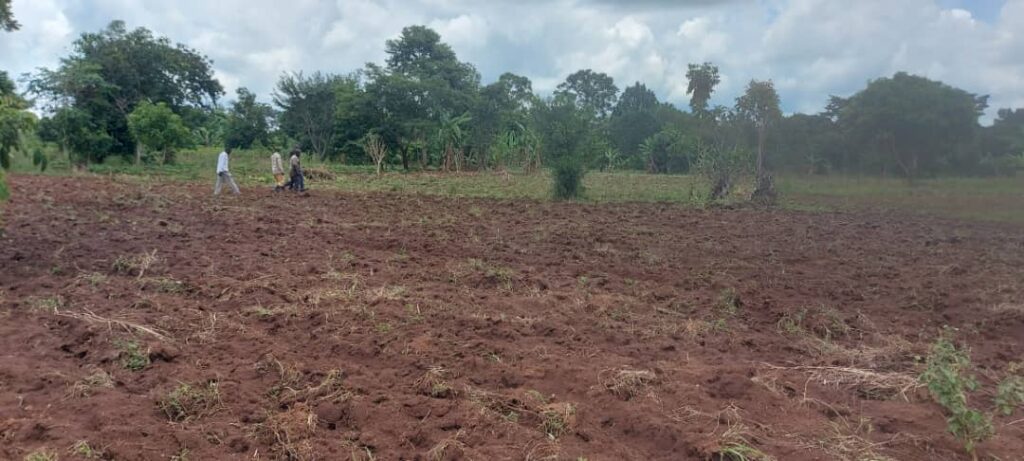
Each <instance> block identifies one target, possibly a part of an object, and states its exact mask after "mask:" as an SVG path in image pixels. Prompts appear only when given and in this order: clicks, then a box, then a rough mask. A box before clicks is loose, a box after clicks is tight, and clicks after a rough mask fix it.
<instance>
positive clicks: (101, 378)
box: [68, 369, 114, 398]
mask: <svg viewBox="0 0 1024 461" xmlns="http://www.w3.org/2000/svg"><path fill="white" fill-rule="evenodd" d="M111 387H114V378H112V377H111V376H110V374H108V373H107V372H106V371H104V370H102V369H96V370H95V371H94V372H93V373H91V374H89V375H88V376H86V377H84V378H82V379H80V380H78V381H75V382H74V383H73V384H71V389H69V391H68V395H69V396H71V397H73V398H84V397H89V396H91V395H92V394H93V393H94V392H96V390H97V389H103V388H111Z"/></svg>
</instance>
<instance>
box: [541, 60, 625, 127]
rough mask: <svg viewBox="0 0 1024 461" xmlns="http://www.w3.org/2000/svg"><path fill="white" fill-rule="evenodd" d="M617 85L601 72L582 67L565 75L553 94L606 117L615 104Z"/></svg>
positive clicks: (594, 113)
mask: <svg viewBox="0 0 1024 461" xmlns="http://www.w3.org/2000/svg"><path fill="white" fill-rule="evenodd" d="M618 94H619V87H617V86H615V80H614V79H612V78H611V77H609V76H608V74H604V73H601V72H594V71H592V70H590V69H583V70H579V71H576V72H574V73H573V74H571V75H569V76H568V77H566V79H565V81H564V82H562V83H561V84H559V85H558V88H557V90H556V91H555V95H556V96H559V97H563V98H568V99H569V100H571V101H573V102H574V103H575V104H576V106H577V107H578V108H579V109H581V110H583V111H584V112H587V113H589V114H592V115H593V116H595V117H598V118H603V117H606V116H607V115H608V114H609V113H610V112H611V110H612V108H613V107H614V106H615V101H616V99H617V97H618Z"/></svg>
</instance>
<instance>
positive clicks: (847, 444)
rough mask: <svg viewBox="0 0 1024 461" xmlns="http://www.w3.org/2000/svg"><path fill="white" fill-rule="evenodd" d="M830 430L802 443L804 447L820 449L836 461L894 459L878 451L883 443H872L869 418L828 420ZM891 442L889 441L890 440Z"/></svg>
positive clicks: (885, 460) (872, 430)
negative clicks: (854, 420) (853, 421)
mask: <svg viewBox="0 0 1024 461" xmlns="http://www.w3.org/2000/svg"><path fill="white" fill-rule="evenodd" d="M829 424H830V426H831V429H832V430H831V432H830V433H829V434H828V435H826V436H824V437H820V438H817V439H815V440H813V441H809V442H807V443H805V444H804V446H803V447H804V448H806V449H815V450H820V451H823V452H825V453H827V454H828V456H829V459H834V460H837V461H895V460H893V459H892V458H890V457H888V456H885V455H883V454H881V453H879V452H878V449H879V448H880V447H881V446H883V445H885V443H874V442H872V441H871V440H869V437H870V436H871V434H872V433H873V432H874V427H873V426H872V424H871V420H869V419H867V418H860V419H859V420H858V421H857V422H856V423H855V424H854V423H851V422H850V421H849V420H847V419H846V418H839V420H838V421H830V422H829ZM890 442H891V441H890Z"/></svg>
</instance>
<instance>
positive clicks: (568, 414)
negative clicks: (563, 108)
mask: <svg viewBox="0 0 1024 461" xmlns="http://www.w3.org/2000/svg"><path fill="white" fill-rule="evenodd" d="M540 416H541V423H540V430H541V431H543V432H544V433H545V434H547V435H548V437H549V438H551V439H557V438H558V437H561V436H562V435H563V434H565V433H567V432H569V431H570V430H572V429H574V428H575V427H576V406H575V405H573V404H571V403H568V402H562V403H549V404H547V405H544V406H542V407H541V408H540Z"/></svg>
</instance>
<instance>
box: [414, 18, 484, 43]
mask: <svg viewBox="0 0 1024 461" xmlns="http://www.w3.org/2000/svg"><path fill="white" fill-rule="evenodd" d="M429 25H430V27H431V28H433V29H434V30H435V31H437V33H439V34H441V36H442V37H444V40H445V42H447V43H449V44H450V45H452V46H453V47H454V48H455V49H456V51H458V50H464V49H467V48H481V47H483V46H485V45H486V44H487V40H488V38H489V35H490V26H489V25H488V23H487V20H486V19H484V18H483V17H481V16H477V15H475V14H462V15H459V16H457V17H454V18H451V19H435V20H433V21H431V22H430V24H429Z"/></svg>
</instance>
